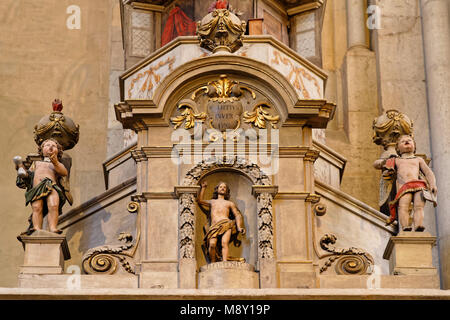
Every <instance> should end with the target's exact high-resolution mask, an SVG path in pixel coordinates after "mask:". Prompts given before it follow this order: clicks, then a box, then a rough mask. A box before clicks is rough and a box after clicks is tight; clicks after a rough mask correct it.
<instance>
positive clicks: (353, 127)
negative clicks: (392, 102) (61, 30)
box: [322, 0, 379, 209]
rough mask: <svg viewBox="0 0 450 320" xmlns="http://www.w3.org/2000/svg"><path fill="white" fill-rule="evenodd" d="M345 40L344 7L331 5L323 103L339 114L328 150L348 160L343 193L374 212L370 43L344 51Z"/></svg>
mask: <svg viewBox="0 0 450 320" xmlns="http://www.w3.org/2000/svg"><path fill="white" fill-rule="evenodd" d="M362 14H363V13H362ZM347 37H348V35H347V7H346V1H336V0H329V1H328V2H327V6H326V11H325V17H324V26H323V32H322V59H323V68H324V70H325V71H327V73H328V76H329V78H328V81H327V87H326V91H325V97H326V99H327V100H329V101H333V102H335V103H336V104H337V110H336V115H335V118H334V120H333V121H331V122H330V124H329V126H328V128H327V130H326V144H327V145H328V146H329V147H331V148H332V149H334V150H336V151H337V152H339V153H341V154H342V155H343V156H344V157H345V158H347V159H348V162H347V163H346V167H345V171H344V175H343V178H342V186H341V189H342V190H343V191H344V192H346V193H348V194H350V195H352V196H353V197H356V198H357V199H359V200H361V201H363V202H365V203H367V204H368V205H370V206H371V207H373V208H375V209H378V181H379V172H377V171H376V170H374V169H373V167H372V163H373V161H374V160H375V159H376V158H377V157H378V155H379V148H378V147H377V146H376V145H374V144H373V143H372V121H373V119H374V118H375V117H376V116H378V113H379V111H378V97H377V73H376V60H375V53H374V52H373V51H372V50H371V49H370V48H369V47H368V40H367V41H366V44H365V46H361V47H353V48H350V49H348V48H347Z"/></svg>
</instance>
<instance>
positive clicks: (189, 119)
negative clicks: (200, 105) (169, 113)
mask: <svg viewBox="0 0 450 320" xmlns="http://www.w3.org/2000/svg"><path fill="white" fill-rule="evenodd" d="M183 108H184V110H183V112H182V113H181V115H180V116H176V117H172V118H170V122H171V123H172V124H173V125H174V129H178V127H180V126H181V125H182V124H183V123H184V128H185V129H186V130H188V129H191V128H193V127H194V126H195V120H199V121H200V122H204V121H205V120H206V113H205V112H201V113H197V114H195V113H194V110H193V109H192V107H191V106H190V105H187V104H180V105H179V106H178V109H183Z"/></svg>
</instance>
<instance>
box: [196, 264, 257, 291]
mask: <svg viewBox="0 0 450 320" xmlns="http://www.w3.org/2000/svg"><path fill="white" fill-rule="evenodd" d="M198 288H199V289H258V288H259V279H258V274H257V273H256V272H255V271H254V268H253V266H251V265H249V264H248V263H245V262H235V261H222V262H215V263H211V264H207V265H205V266H202V267H201V268H200V272H199V274H198Z"/></svg>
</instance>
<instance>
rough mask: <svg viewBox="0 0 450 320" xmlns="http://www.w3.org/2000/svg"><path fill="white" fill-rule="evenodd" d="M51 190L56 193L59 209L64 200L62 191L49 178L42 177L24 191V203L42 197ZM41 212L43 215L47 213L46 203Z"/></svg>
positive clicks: (26, 203)
mask: <svg viewBox="0 0 450 320" xmlns="http://www.w3.org/2000/svg"><path fill="white" fill-rule="evenodd" d="M53 190H55V191H56V192H57V193H58V197H59V209H61V208H62V207H63V205H64V203H65V202H66V197H65V195H64V191H63V190H62V189H61V188H60V187H59V186H58V185H57V184H56V183H55V182H53V181H52V179H50V178H44V179H43V180H42V181H41V182H39V183H38V184H37V185H36V186H34V187H33V188H31V189H29V190H28V191H27V192H25V201H26V202H25V205H28V204H29V203H32V202H34V201H36V200H40V199H44V198H45V197H47V196H48V195H49V194H50V193H52V191H53ZM60 211H61V210H60ZM42 213H43V215H44V216H45V215H46V214H47V213H48V208H47V206H46V205H44V208H43V212H42Z"/></svg>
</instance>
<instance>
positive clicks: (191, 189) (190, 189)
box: [174, 186, 200, 198]
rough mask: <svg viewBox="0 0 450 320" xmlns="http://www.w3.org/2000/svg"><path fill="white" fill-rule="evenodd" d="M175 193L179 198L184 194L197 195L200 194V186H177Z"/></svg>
mask: <svg viewBox="0 0 450 320" xmlns="http://www.w3.org/2000/svg"><path fill="white" fill-rule="evenodd" d="M174 191H175V195H176V196H177V198H179V197H180V196H181V195H182V194H184V193H188V194H194V195H197V194H198V193H199V192H200V186H175V187H174Z"/></svg>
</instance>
